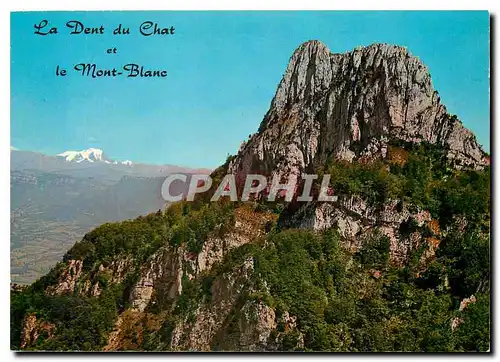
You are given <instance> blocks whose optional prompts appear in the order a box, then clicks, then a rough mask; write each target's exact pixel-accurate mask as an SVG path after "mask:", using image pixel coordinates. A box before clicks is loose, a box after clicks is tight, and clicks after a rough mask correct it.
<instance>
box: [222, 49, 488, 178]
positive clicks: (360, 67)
mask: <svg viewBox="0 0 500 362" xmlns="http://www.w3.org/2000/svg"><path fill="white" fill-rule="evenodd" d="M390 139H397V140H402V141H407V142H416V143H418V142H428V143H430V144H436V145H440V146H442V147H444V148H445V149H446V150H448V157H449V158H450V159H451V160H454V162H455V163H456V164H457V166H459V167H460V166H472V167H476V168H479V167H481V166H483V165H485V164H487V163H488V162H489V161H488V159H487V158H486V155H485V153H484V152H483V150H482V149H481V146H480V145H479V144H478V143H477V141H476V138H475V136H474V135H473V134H472V132H470V131H469V130H467V129H466V128H464V127H463V125H462V123H461V122H460V121H459V120H457V119H456V117H452V116H450V115H449V114H448V113H447V111H446V108H445V106H444V105H442V104H441V102H440V98H439V95H438V93H437V92H436V91H435V90H434V89H433V87H432V84H431V77H430V75H429V72H428V70H427V68H426V67H425V65H424V64H422V62H421V61H420V60H419V59H418V58H416V57H413V56H412V55H410V53H409V52H408V51H407V50H406V49H405V48H403V47H399V46H392V45H387V44H374V45H370V46H368V47H363V48H357V49H355V50H354V51H352V52H348V53H344V54H332V53H331V52H330V50H329V49H328V48H327V47H326V46H325V45H324V44H322V43H321V42H319V41H309V42H307V43H305V44H303V45H301V46H300V47H299V48H298V49H297V50H296V51H295V53H294V54H293V56H292V58H291V60H290V63H289V65H288V67H287V69H286V72H285V75H284V76H283V79H282V80H281V82H280V84H279V87H278V90H277V92H276V95H275V97H274V99H273V101H272V103H271V107H270V109H269V111H268V112H267V114H266V116H265V117H264V120H263V121H262V123H261V125H260V129H259V132H258V133H257V134H254V135H253V136H251V137H250V139H249V140H248V141H247V142H246V143H245V144H244V145H242V148H241V150H240V152H239V153H238V155H237V157H236V159H235V160H234V162H233V163H232V164H231V166H230V171H232V172H233V173H236V174H241V173H242V174H247V173H252V172H254V173H264V174H267V175H270V174H273V175H274V174H277V175H281V176H283V175H291V174H292V175H300V173H301V172H304V171H306V172H311V171H312V170H314V168H315V167H316V166H319V165H322V164H324V163H325V161H326V160H327V159H328V158H329V157H334V158H336V159H343V160H349V161H351V160H355V159H359V158H362V157H374V156H375V157H377V156H382V157H385V156H386V152H387V142H388V141H389V140H390Z"/></svg>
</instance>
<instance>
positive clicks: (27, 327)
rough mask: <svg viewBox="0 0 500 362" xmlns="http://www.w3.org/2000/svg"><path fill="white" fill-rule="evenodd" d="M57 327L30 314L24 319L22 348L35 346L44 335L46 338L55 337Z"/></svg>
mask: <svg viewBox="0 0 500 362" xmlns="http://www.w3.org/2000/svg"><path fill="white" fill-rule="evenodd" d="M55 328H56V327H55V325H53V324H50V323H47V322H44V321H42V320H39V319H37V317H36V315H35V314H29V315H27V316H26V317H25V318H24V321H23V329H22V331H21V348H28V347H30V346H32V345H35V343H36V341H37V340H38V338H39V337H40V335H41V334H42V333H45V334H46V338H51V337H52V336H53V335H54V331H55Z"/></svg>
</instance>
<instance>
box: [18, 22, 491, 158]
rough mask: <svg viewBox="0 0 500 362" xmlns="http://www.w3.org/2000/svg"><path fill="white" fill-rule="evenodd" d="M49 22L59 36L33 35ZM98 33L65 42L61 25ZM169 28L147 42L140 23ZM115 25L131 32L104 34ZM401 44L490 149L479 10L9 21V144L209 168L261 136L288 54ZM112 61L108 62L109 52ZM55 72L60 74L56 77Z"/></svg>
mask: <svg viewBox="0 0 500 362" xmlns="http://www.w3.org/2000/svg"><path fill="white" fill-rule="evenodd" d="M43 19H47V20H48V21H49V23H50V24H52V25H53V26H57V27H58V31H59V33H58V34H57V35H48V36H39V35H35V34H34V30H35V29H34V24H38V23H40V21H41V20H43ZM70 20H79V21H81V22H82V23H84V24H85V25H86V26H89V27H97V26H100V25H104V26H105V28H106V29H105V34H104V35H95V34H94V35H83V34H79V35H69V34H68V33H69V30H68V29H67V28H66V27H65V24H66V22H67V21H70ZM146 20H149V21H153V22H157V23H158V24H159V25H160V26H164V27H167V26H168V27H170V26H174V27H175V29H176V30H175V34H174V35H168V36H151V37H144V36H142V35H140V34H139V32H138V28H139V25H140V24H141V23H142V22H143V21H146ZM119 23H121V24H122V25H123V26H125V27H129V28H130V31H131V34H130V35H121V36H117V35H112V34H111V33H112V30H113V29H114V28H115V27H116V26H117V25H118V24H119ZM310 39H318V40H321V41H322V42H324V43H325V44H326V45H327V46H328V47H329V48H330V49H331V50H332V51H333V52H346V51H349V50H351V49H353V48H355V47H356V46H360V45H369V44H371V43H374V42H385V43H392V44H398V45H403V46H406V47H408V49H409V50H410V52H411V53H412V54H413V55H416V56H418V57H420V59H422V61H423V62H424V63H425V64H426V65H427V66H428V68H429V70H430V72H431V75H432V79H433V84H434V87H435V88H436V89H437V90H438V91H439V93H440V95H441V99H442V101H443V103H444V104H445V105H446V106H447V108H448V110H449V111H450V113H453V114H457V115H458V117H459V118H460V119H461V120H462V121H463V122H464V124H465V125H466V127H468V128H470V129H472V130H473V131H474V132H475V133H476V135H477V137H478V140H479V142H480V143H481V144H482V145H483V146H484V147H485V149H486V150H488V151H489V138H490V114H489V111H490V110H489V15H488V13H487V12H194V13H186V12H91V13H83V12H57V13H55V12H52V13H36V12H33V13H13V14H12V16H11V144H12V145H13V146H15V147H17V148H19V149H23V150H33V151H39V152H43V153H47V154H56V153H59V152H62V151H65V150H70V149H71V150H80V149H83V148H88V147H96V148H101V149H103V150H104V151H105V153H106V154H107V155H108V157H110V158H112V159H117V160H125V159H130V160H132V161H135V162H144V163H156V164H167V163H168V164H178V165H184V166H192V167H216V166H218V165H219V164H221V163H223V162H224V160H225V158H226V156H227V155H228V154H234V153H235V152H236V151H237V149H238V147H239V145H240V142H241V141H242V140H244V139H245V138H246V137H247V136H248V135H249V134H250V133H253V132H255V131H256V130H257V128H258V126H259V124H260V122H261V120H262V118H263V116H264V114H265V113H266V111H267V109H268V107H269V105H270V102H271V100H272V97H273V96H274V92H275V90H276V87H277V85H278V83H279V81H280V79H281V77H282V75H283V73H284V71H285V68H286V65H287V63H288V60H289V58H290V56H291V55H292V53H293V51H294V50H295V49H296V48H297V47H298V46H299V45H300V44H301V43H303V42H305V41H307V40H310ZM113 47H116V48H117V53H116V54H106V50H107V49H108V48H113ZM78 63H96V64H98V66H99V67H103V68H106V67H116V68H119V67H121V66H123V65H124V64H127V63H137V64H141V65H144V66H146V67H150V68H154V69H167V71H168V76H167V78H164V79H138V78H134V79H132V78H130V79H127V78H123V77H117V78H100V79H92V78H88V77H82V76H79V75H78V74H77V73H75V72H74V71H72V70H71V69H72V68H73V66H74V65H75V64H78ZM57 65H60V66H61V67H63V68H67V69H68V70H69V74H68V76H67V77H56V76H55V68H56V66H57Z"/></svg>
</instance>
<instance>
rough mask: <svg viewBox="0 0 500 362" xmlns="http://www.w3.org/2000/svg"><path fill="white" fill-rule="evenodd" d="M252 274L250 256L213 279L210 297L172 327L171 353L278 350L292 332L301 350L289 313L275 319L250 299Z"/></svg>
mask: <svg viewBox="0 0 500 362" xmlns="http://www.w3.org/2000/svg"><path fill="white" fill-rule="evenodd" d="M253 273H254V261H253V258H252V257H249V258H247V259H246V260H245V261H244V263H243V264H242V265H241V266H239V267H237V268H235V269H233V270H232V271H230V272H228V273H225V274H223V275H221V276H219V277H217V278H215V280H214V281H213V284H212V287H211V296H212V297H211V298H210V299H209V300H208V301H207V300H204V301H202V303H200V304H199V305H198V306H197V308H196V310H193V311H191V313H189V314H188V316H186V317H185V318H184V319H183V320H181V321H179V322H178V323H177V324H176V325H175V328H174V329H173V332H172V337H171V341H170V346H171V348H172V350H180V351H184V350H194V351H210V350H224V351H266V350H278V349H280V348H281V345H282V341H283V337H284V335H285V334H286V333H290V332H291V331H293V333H295V334H296V338H295V346H296V348H301V347H303V335H302V333H300V332H299V331H298V329H297V325H296V318H295V317H293V316H290V315H289V314H288V312H285V313H283V315H281V316H279V317H278V316H277V315H276V311H275V310H274V309H273V308H272V307H270V306H268V305H266V304H265V303H263V302H261V301H256V300H253V299H251V298H250V299H249V296H250V295H251V294H252V293H254V292H256V291H257V290H256V288H255V286H254V285H253V282H252V279H251V276H252V274H253ZM279 326H281V327H282V330H281V331H279V330H278V327H279Z"/></svg>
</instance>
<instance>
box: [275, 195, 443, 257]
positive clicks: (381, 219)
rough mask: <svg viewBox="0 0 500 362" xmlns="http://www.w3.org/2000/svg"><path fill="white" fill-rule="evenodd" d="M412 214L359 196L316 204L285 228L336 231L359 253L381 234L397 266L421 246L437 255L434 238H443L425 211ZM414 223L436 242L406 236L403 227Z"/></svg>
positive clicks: (404, 206)
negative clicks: (387, 242)
mask: <svg viewBox="0 0 500 362" xmlns="http://www.w3.org/2000/svg"><path fill="white" fill-rule="evenodd" d="M413 209H415V210H410V208H409V205H407V204H404V203H402V202H400V201H398V200H392V201H390V202H388V203H387V204H384V205H383V206H382V207H375V206H371V205H369V204H368V203H367V202H365V201H364V200H363V199H362V198H361V197H359V196H356V195H351V196H341V197H339V199H338V201H336V202H331V203H330V202H329V203H321V202H316V201H313V202H311V203H308V204H305V205H304V206H303V207H301V208H300V209H299V210H297V212H295V213H294V214H293V215H292V217H291V218H290V219H289V220H285V221H284V223H283V226H284V227H299V228H305V229H313V230H318V231H320V230H326V229H328V228H330V227H336V228H337V229H338V230H339V232H340V235H341V236H342V240H343V242H344V247H346V248H347V249H350V250H351V251H357V250H358V249H359V248H360V247H361V246H362V244H363V241H364V240H366V239H368V238H369V237H370V236H372V235H373V233H375V232H380V233H381V234H382V235H385V236H386V237H388V238H389V240H390V256H391V259H392V261H393V262H395V263H396V264H400V263H403V262H404V261H405V260H406V258H407V256H408V255H409V253H410V251H412V250H416V249H417V248H418V247H419V246H420V245H422V243H426V244H427V245H428V247H429V248H428V252H429V253H428V254H427V255H426V256H427V257H432V256H433V255H434V251H435V247H436V245H434V244H433V240H437V239H435V237H439V236H440V230H439V226H438V223H437V220H433V219H432V217H431V215H430V213H429V212H428V211H426V210H418V209H416V208H415V207H413ZM411 221H413V222H415V223H416V225H417V226H418V227H422V226H424V225H425V226H427V227H428V228H429V232H430V233H432V236H433V238H427V239H424V238H423V236H422V235H421V234H420V233H418V232H414V233H410V234H408V235H404V234H403V233H401V232H400V229H401V225H402V224H404V223H408V222H411Z"/></svg>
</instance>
